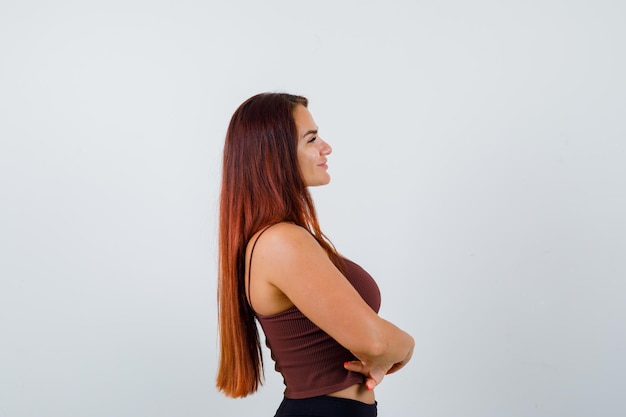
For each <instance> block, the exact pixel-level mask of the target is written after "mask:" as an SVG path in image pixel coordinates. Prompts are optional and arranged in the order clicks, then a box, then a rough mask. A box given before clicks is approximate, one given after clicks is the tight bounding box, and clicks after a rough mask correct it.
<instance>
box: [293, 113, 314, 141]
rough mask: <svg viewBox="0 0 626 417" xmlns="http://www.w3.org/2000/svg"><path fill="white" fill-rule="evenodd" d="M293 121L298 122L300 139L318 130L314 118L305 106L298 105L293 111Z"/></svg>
mask: <svg viewBox="0 0 626 417" xmlns="http://www.w3.org/2000/svg"><path fill="white" fill-rule="evenodd" d="M293 119H294V121H295V122H296V128H297V129H298V137H303V136H304V135H306V134H307V132H310V131H312V130H317V125H316V124H315V120H313V116H311V113H310V112H309V109H307V108H306V107H304V106H303V105H298V106H296V108H295V109H294V110H293Z"/></svg>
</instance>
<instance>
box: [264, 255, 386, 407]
mask: <svg viewBox="0 0 626 417" xmlns="http://www.w3.org/2000/svg"><path fill="white" fill-rule="evenodd" d="M344 272H345V276H346V278H347V279H348V281H349V282H350V283H351V284H352V286H353V287H354V288H355V289H356V290H357V292H358V293H359V294H360V295H361V297H362V298H363V300H365V302H366V303H367V304H368V305H369V306H370V307H372V309H373V310H374V311H376V312H377V313H378V310H379V309H380V291H379V289H378V286H377V285H376V282H375V281H374V279H373V278H372V277H371V276H370V274H368V273H367V272H366V271H365V270H364V269H363V268H361V267H360V266H359V265H357V264H355V263H354V262H352V261H350V260H348V259H345V258H344ZM256 317H257V319H258V320H259V323H261V327H262V328H263V332H264V333H265V343H266V344H267V347H268V348H269V349H270V351H271V354H272V359H273V360H274V362H275V364H276V366H275V368H276V370H277V371H278V372H280V373H281V374H282V376H283V381H284V383H285V387H286V388H285V397H287V398H292V399H298V398H309V397H315V396H318V395H325V394H330V393H331V392H335V391H339V390H341V389H344V388H347V387H349V386H351V385H354V384H357V383H362V382H363V375H361V374H359V373H356V372H351V371H347V370H346V369H345V368H344V367H343V364H344V362H347V361H351V360H354V359H355V357H354V355H352V353H350V351H349V350H347V349H346V348H344V347H343V346H341V345H340V344H339V343H337V342H336V341H335V340H334V339H333V338H332V337H330V336H329V335H328V334H327V333H325V332H324V331H323V330H322V329H320V328H319V327H317V326H316V325H315V324H314V323H313V322H311V321H310V320H309V319H308V318H307V317H306V316H305V315H304V314H302V313H301V312H300V310H298V308H297V307H295V306H293V307H291V308H289V309H287V310H285V311H283V312H280V313H278V314H273V315H269V316H264V315H261V314H256Z"/></svg>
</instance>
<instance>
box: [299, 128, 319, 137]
mask: <svg viewBox="0 0 626 417" xmlns="http://www.w3.org/2000/svg"><path fill="white" fill-rule="evenodd" d="M309 135H317V129H315V130H309V131H308V132H306V133H305V134H304V135H302V137H303V138H306V137H307V136H309Z"/></svg>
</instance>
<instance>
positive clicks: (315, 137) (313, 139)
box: [306, 136, 317, 143]
mask: <svg viewBox="0 0 626 417" xmlns="http://www.w3.org/2000/svg"><path fill="white" fill-rule="evenodd" d="M315 139H317V136H313V137H312V138H311V139H309V140H307V141H306V143H311V142H315Z"/></svg>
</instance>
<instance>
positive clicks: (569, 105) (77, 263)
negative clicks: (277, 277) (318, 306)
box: [0, 0, 626, 417]
mask: <svg viewBox="0 0 626 417" xmlns="http://www.w3.org/2000/svg"><path fill="white" fill-rule="evenodd" d="M625 21H626V6H624V3H623V2H620V1H554V0H552V1H550V0H548V1H486V0H478V1H473V2H466V1H461V0H457V1H408V0H407V1H399V0H396V1H315V2H301V1H293V0H290V1H287V0H284V1H262V2H261V1H230V2H226V1H224V2H216V1H213V2H212V1H199V0H196V1H189V0H186V1H185V0H176V1H174V0H172V1H147V0H145V1H141V0H124V1H121V0H114V1H110V0H109V1H49V2H48V1H23V0H22V1H16V0H3V1H2V3H1V4H0V60H1V65H0V137H1V144H0V198H1V205H0V417H47V416H51V417H57V416H58V417H74V416H76V417H86V416H89V417H124V416H128V417H138V416H142V417H143V416H147V417H165V416H168V417H169V416H186V417H195V416H211V417H213V416H215V417H217V416H219V417H228V416H233V417H235V416H237V417H241V416H259V417H263V416H272V415H273V413H274V411H275V409H276V406H277V405H278V402H279V401H280V398H281V395H282V389H283V387H282V381H281V379H280V377H279V376H277V374H276V373H275V372H274V371H273V365H272V363H271V361H269V360H268V361H267V362H266V374H267V381H266V384H265V386H264V387H263V388H261V391H260V392H259V393H257V394H255V395H253V396H251V397H249V398H247V399H243V400H232V399H228V398H226V397H224V396H223V395H221V394H220V393H218V392H217V391H216V389H215V388H214V378H215V372H216V363H217V351H216V347H217V340H216V336H217V330H216V305H215V299H216V295H215V290H216V257H217V253H216V231H217V227H216V222H217V210H218V207H217V199H218V193H219V176H220V169H221V167H220V165H221V160H220V158H221V149H222V145H223V138H224V134H225V131H226V127H227V124H228V121H229V118H230V116H231V114H232V113H233V111H234V110H235V108H236V107H237V106H238V105H239V104H240V103H241V102H242V101H243V100H245V99H246V98H248V97H249V96H251V95H253V94H256V93H259V92H263V91H287V92H291V93H296V94H302V95H305V96H307V97H308V98H309V99H310V103H311V104H310V110H311V112H312V114H313V116H314V117H315V119H316V122H317V123H318V125H319V126H320V130H321V134H322V137H323V138H324V139H325V140H326V141H328V142H329V143H330V144H331V145H332V146H333V148H334V152H333V154H332V155H331V158H330V173H331V175H332V177H333V180H332V182H331V184H330V185H329V186H328V187H324V188H320V189H315V190H313V194H314V198H315V201H316V204H317V207H318V211H319V216H320V221H321V224H322V227H323V229H324V231H325V232H326V233H327V234H328V235H329V237H330V238H331V239H332V240H333V242H334V243H335V245H336V246H337V247H338V249H339V250H340V251H341V252H343V253H344V254H346V255H347V256H349V257H351V258H352V259H354V260H355V261H357V262H358V263H360V264H361V265H362V266H363V267H365V268H366V269H367V270H368V271H369V272H370V273H371V274H372V275H373V276H374V277H375V278H376V280H377V281H378V283H379V285H380V287H381V290H382V294H383V306H382V310H381V315H382V316H383V317H385V318H387V319H389V320H391V321H392V322H394V323H396V324H398V325H399V326H400V327H402V328H404V329H406V330H407V331H409V332H410V333H411V334H412V335H413V336H414V337H415V339H416V342H417V345H416V350H415V356H414V359H413V361H412V362H411V363H410V364H409V365H408V366H407V367H406V368H405V370H403V371H402V372H400V373H398V374H397V375H393V376H389V377H388V378H387V379H385V381H384V382H383V384H382V385H381V386H380V387H379V388H378V389H377V393H378V400H379V414H380V415H381V417H394V416H395V417H398V416H429V417H438V416H472V417H473V416H476V417H479V416H480V417H485V416H507V417H510V416H523V417H527V416H546V417H548V416H549V417H555V416H568V417H572V416H580V417H583V416H585V417H587V416H594V417H597V416H623V415H624V414H626V405H625V403H624V399H623V397H624V396H623V394H624V386H625V381H624V378H625V377H624V375H626V359H625V353H626V334H625V333H626V331H625V327H626V326H625V322H626V282H625V278H626V221H625V219H624V215H625V213H626V163H625V159H626V126H625V125H626V123H625V119H626V118H625V115H626V99H625V97H626V83H625V77H624V74H626V58H625V51H626V30H625V29H624V22H625Z"/></svg>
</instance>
